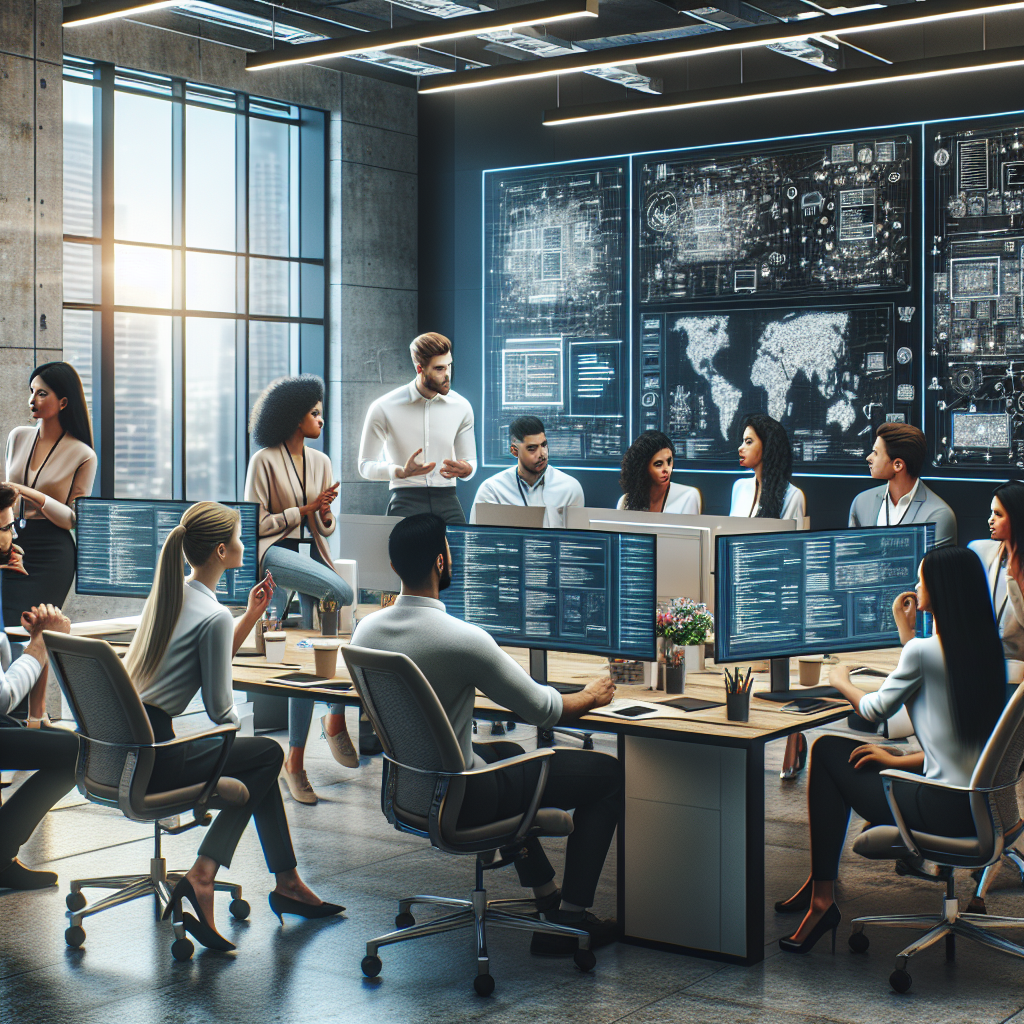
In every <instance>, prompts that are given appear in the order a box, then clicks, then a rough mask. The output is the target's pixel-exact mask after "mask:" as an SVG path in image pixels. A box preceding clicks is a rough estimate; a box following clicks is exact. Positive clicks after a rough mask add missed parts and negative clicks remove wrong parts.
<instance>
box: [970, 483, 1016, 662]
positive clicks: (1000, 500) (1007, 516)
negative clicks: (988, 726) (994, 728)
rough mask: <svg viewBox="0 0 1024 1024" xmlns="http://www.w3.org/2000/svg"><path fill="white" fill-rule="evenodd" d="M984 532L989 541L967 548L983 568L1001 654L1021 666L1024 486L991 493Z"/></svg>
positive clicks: (1003, 486)
mask: <svg viewBox="0 0 1024 1024" xmlns="http://www.w3.org/2000/svg"><path fill="white" fill-rule="evenodd" d="M988 532H989V536H990V537H991V539H990V540H972V541H971V543H970V544H968V545H967V546H968V547H969V548H970V549H971V550H972V551H973V552H974V553H975V554H976V555H977V556H978V557H979V558H980V559H981V564H982V565H983V566H984V567H985V575H986V576H987V577H988V591H989V594H990V595H991V597H992V606H993V608H994V610H995V614H996V622H997V623H998V625H999V635H1000V637H1001V638H1002V641H1003V653H1004V654H1005V655H1006V657H1007V658H1008V659H1010V660H1012V661H1017V662H1024V596H1022V593H1021V583H1022V582H1024V566H1022V561H1024V483H1021V482H1020V481H1019V480H1010V481H1008V482H1007V483H1005V484H1000V485H999V486H998V487H997V488H996V489H995V490H994V491H993V492H992V505H991V513H990V515H989V517H988ZM1014 668H1017V666H1014ZM1015 675H1019V671H1018V672H1017V673H1015ZM1011 681H1014V682H1020V679H1019V678H1015V679H1014V680H1011Z"/></svg>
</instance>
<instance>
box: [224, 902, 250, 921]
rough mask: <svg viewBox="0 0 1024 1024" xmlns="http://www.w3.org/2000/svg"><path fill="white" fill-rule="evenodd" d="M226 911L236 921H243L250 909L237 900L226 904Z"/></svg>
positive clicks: (244, 903) (245, 903) (247, 905)
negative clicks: (228, 911)
mask: <svg viewBox="0 0 1024 1024" xmlns="http://www.w3.org/2000/svg"><path fill="white" fill-rule="evenodd" d="M228 910H230V911H231V916H232V917H233V918H234V919H235V920H236V921H244V920H245V919H246V918H247V917H248V916H249V912H250V910H252V908H251V907H250V906H249V904H248V903H247V902H246V901H245V900H243V899H241V898H239V899H237V900H232V901H231V902H230V903H229V904H228Z"/></svg>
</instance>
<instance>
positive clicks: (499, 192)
mask: <svg viewBox="0 0 1024 1024" xmlns="http://www.w3.org/2000/svg"><path fill="white" fill-rule="evenodd" d="M627 204H628V196H627V170H626V165H625V164H624V163H616V162H612V163H595V164H593V165H585V164H581V165H569V166H566V165H562V166H553V167H548V168H537V169H532V170H527V171H514V172H493V173H489V174H487V175H486V178H485V189H484V266H485V282H484V311H485V312H484V360H485V363H484V365H485V377H484V389H485V399H484V404H485V432H484V437H485V441H484V445H485V461H486V462H487V463H488V464H492V465H493V464H499V463H502V462H507V461H510V457H509V454H508V424H509V422H510V421H511V420H512V419H514V418H515V417H516V416H518V415H522V414H524V413H532V414H534V415H537V416H539V417H541V419H542V420H543V421H544V424H545V427H546V428H547V437H548V444H549V448H550V451H551V456H552V460H557V462H558V464H559V465H562V466H566V467H571V466H583V465H592V464H598V465H602V464H603V465H618V463H619V460H620V459H621V457H622V452H623V451H624V450H625V449H626V447H627V446H628V444H629V439H628V431H629V425H628V412H627V411H628V407H629V399H628V396H629V390H628V389H629V373H630V358H629V346H628V338H627V329H626V328H627V325H626V287H627V280H628V278H627V271H626V268H627V265H628V258H627V253H626V227H627V221H626V217H627V213H628V205H627Z"/></svg>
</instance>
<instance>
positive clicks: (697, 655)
mask: <svg viewBox="0 0 1024 1024" xmlns="http://www.w3.org/2000/svg"><path fill="white" fill-rule="evenodd" d="M683 649H684V650H685V651H686V671H687V672H703V671H704V644H703V643H699V644H688V645H687V646H686V647H685V648H683Z"/></svg>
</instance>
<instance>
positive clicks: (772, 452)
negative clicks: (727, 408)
mask: <svg viewBox="0 0 1024 1024" xmlns="http://www.w3.org/2000/svg"><path fill="white" fill-rule="evenodd" d="M739 450H740V465H741V466H742V467H743V468H744V469H752V470H753V471H754V475H753V476H741V477H740V478H739V480H737V481H736V483H734V484H733V485H732V507H731V508H730V509H729V515H731V516H745V517H746V518H748V519H795V520H796V521H797V525H798V526H799V525H801V524H802V523H803V518H804V516H805V515H807V501H806V499H805V498H804V492H803V491H801V490H800V489H799V488H797V487H794V486H793V484H792V483H791V482H790V478H791V477H792V475H793V449H792V448H791V447H790V444H789V436H788V435H787V434H786V429H785V427H783V426H782V424H781V423H779V421H778V420H773V419H772V418H771V416H767V415H765V414H764V413H761V412H755V413H751V415H749V416H748V417H747V418H746V420H744V422H743V437H742V438H741V440H740V449H739Z"/></svg>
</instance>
